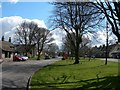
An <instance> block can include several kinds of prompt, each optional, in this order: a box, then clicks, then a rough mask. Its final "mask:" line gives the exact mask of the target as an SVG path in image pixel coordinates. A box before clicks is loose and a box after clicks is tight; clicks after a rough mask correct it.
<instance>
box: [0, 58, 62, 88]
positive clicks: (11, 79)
mask: <svg viewBox="0 0 120 90" xmlns="http://www.w3.org/2000/svg"><path fill="white" fill-rule="evenodd" d="M58 60H60V59H50V60H39V61H37V60H28V61H23V62H4V63H2V72H0V74H1V73H2V90H26V88H27V84H28V79H29V78H30V76H32V75H33V73H34V72H35V71H37V70H38V69H40V68H42V67H43V66H46V65H49V64H52V63H54V62H56V61H58Z"/></svg>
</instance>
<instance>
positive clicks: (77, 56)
mask: <svg viewBox="0 0 120 90" xmlns="http://www.w3.org/2000/svg"><path fill="white" fill-rule="evenodd" d="M78 63H79V49H78V48H76V50H75V62H74V64H78Z"/></svg>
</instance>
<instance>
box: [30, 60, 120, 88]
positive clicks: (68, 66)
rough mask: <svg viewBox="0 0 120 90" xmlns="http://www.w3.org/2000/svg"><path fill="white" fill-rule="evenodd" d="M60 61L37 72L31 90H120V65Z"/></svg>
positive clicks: (102, 62)
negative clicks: (119, 71)
mask: <svg viewBox="0 0 120 90" xmlns="http://www.w3.org/2000/svg"><path fill="white" fill-rule="evenodd" d="M73 62H74V61H73V60H64V61H59V62H57V63H55V64H52V65H49V66H46V67H44V68H43V69H41V70H39V71H38V72H36V73H35V74H34V75H33V77H32V80H31V84H30V86H31V89H30V90H108V89H109V90H119V89H120V85H119V83H120V77H119V76H118V70H119V68H118V66H119V65H120V63H116V62H108V65H104V61H101V60H97V59H94V60H91V61H89V60H88V59H84V60H81V61H80V64H73Z"/></svg>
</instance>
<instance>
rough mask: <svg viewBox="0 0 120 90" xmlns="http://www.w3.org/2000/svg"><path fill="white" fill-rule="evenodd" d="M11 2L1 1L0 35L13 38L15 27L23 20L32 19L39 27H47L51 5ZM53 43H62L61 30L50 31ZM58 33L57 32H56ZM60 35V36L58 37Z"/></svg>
mask: <svg viewBox="0 0 120 90" xmlns="http://www.w3.org/2000/svg"><path fill="white" fill-rule="evenodd" d="M10 1H11V2H2V6H1V8H2V17H1V18H0V25H1V24H2V32H0V36H5V39H6V40H8V38H9V37H11V38H14V33H15V28H16V27H17V26H18V25H19V24H20V23H21V22H22V21H24V20H27V21H34V22H36V23H37V24H38V25H39V26H40V27H44V28H47V29H49V25H50V23H49V22H48V20H49V16H51V15H52V11H53V5H51V4H49V3H48V2H19V0H10ZM52 33H53V37H54V38H55V43H56V44H57V45H60V44H61V43H62V37H61V35H62V36H63V33H64V32H62V31H61V30H54V31H52ZM58 33H59V34H58ZM60 37H61V38H60Z"/></svg>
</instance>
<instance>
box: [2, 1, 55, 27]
mask: <svg viewBox="0 0 120 90" xmlns="http://www.w3.org/2000/svg"><path fill="white" fill-rule="evenodd" d="M52 10H53V6H52V5H51V4H49V3H48V2H18V3H15V4H13V3H10V2H3V3H2V17H9V16H21V17H23V18H28V19H40V20H44V22H45V24H46V25H47V26H48V20H49V16H50V15H51V14H52Z"/></svg>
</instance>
